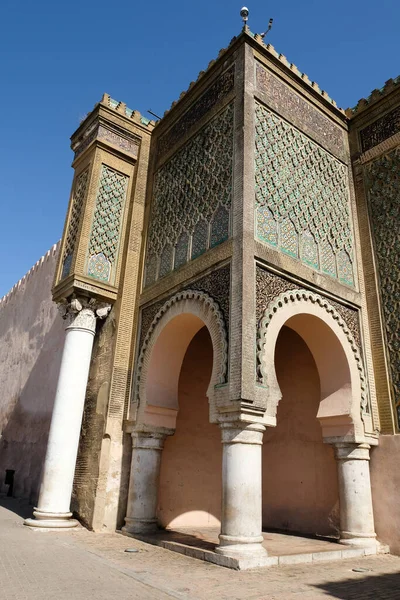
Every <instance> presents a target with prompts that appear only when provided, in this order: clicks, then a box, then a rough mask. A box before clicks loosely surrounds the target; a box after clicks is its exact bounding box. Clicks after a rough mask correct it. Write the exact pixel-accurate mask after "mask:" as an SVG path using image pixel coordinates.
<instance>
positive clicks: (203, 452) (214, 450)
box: [158, 327, 222, 528]
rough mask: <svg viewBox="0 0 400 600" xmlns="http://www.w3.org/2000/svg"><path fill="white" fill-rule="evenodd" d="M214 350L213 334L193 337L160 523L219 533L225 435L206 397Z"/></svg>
mask: <svg viewBox="0 0 400 600" xmlns="http://www.w3.org/2000/svg"><path fill="white" fill-rule="evenodd" d="M212 361H213V348H212V343H211V338H210V335H209V333H208V329H207V328H206V327H203V328H202V329H200V331H199V332H198V333H197V334H196V335H195V336H194V337H193V339H192V341H191V342H190V344H189V346H188V349H187V351H186V354H185V357H184V359H183V364H182V369H181V373H180V378H179V396H178V397H179V412H178V417H177V422H176V432H175V434H174V435H173V436H171V437H169V438H167V440H166V441H165V446H164V450H163V454H162V459H161V474H160V494H159V512H158V517H159V523H160V525H161V526H162V527H169V528H174V527H215V526H219V524H220V518H221V493H222V490H221V471H222V466H221V465H222V445H221V434H220V429H219V427H218V426H217V425H215V424H212V423H210V422H209V405H208V399H207V396H206V392H207V387H208V384H209V382H210V378H211V372H212Z"/></svg>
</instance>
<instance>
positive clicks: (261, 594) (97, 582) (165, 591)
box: [0, 498, 400, 600]
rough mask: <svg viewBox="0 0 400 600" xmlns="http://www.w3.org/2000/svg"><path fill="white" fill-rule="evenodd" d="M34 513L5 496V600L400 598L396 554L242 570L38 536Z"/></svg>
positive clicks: (113, 539)
mask: <svg viewBox="0 0 400 600" xmlns="http://www.w3.org/2000/svg"><path fill="white" fill-rule="evenodd" d="M30 510H31V509H30V508H29V507H27V506H26V505H24V504H23V503H21V502H18V501H17V500H14V499H7V498H0V599H1V600H39V598H40V600H66V599H68V600H92V599H93V600H94V599H96V600H103V599H106V598H107V600H108V599H109V598H117V599H118V600H125V599H126V600H128V599H129V600H136V599H137V600H150V599H151V600H167V599H171V598H175V599H178V600H209V599H210V598H212V599H213V600H228V599H229V600H244V599H246V600H300V598H301V599H302V600H322V599H343V600H358V599H360V600H381V599H382V600H400V558H399V557H395V556H389V555H380V556H374V557H365V558H357V559H347V560H341V561H332V562H325V563H321V564H309V565H308V564H305V565H293V566H280V567H271V568H267V569H255V570H252V571H244V572H237V571H232V570H229V569H224V568H222V567H217V566H214V565H212V564H207V563H203V562H201V561H199V560H195V559H192V558H189V557H187V556H183V555H181V554H176V553H174V552H170V551H168V550H164V549H162V548H158V547H156V546H150V545H148V544H145V543H143V542H139V541H138V540H135V539H131V538H127V537H124V536H122V535H120V534H117V533H116V534H94V533H91V532H89V531H86V530H85V529H79V530H76V531H70V532H65V531H64V532H60V533H55V532H41V531H32V530H30V529H28V528H26V527H24V526H23V524H22V518H23V517H24V516H28V515H30V514H31V512H30ZM126 548H134V549H137V550H138V552H137V553H126V552H124V550H125V549H126ZM353 569H362V570H363V571H362V572H356V571H354V570H353Z"/></svg>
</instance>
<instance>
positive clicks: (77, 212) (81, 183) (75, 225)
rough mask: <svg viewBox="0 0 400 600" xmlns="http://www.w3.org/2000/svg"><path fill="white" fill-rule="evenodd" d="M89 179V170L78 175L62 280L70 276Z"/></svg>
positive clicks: (65, 248) (66, 242)
mask: <svg viewBox="0 0 400 600" xmlns="http://www.w3.org/2000/svg"><path fill="white" fill-rule="evenodd" d="M88 178H89V169H86V171H83V173H81V174H80V175H78V177H77V179H76V183H75V188H74V193H73V200H72V209H71V218H70V221H69V225H68V232H67V237H66V241H65V247H64V258H63V266H62V273H61V279H64V277H67V275H69V272H70V269H71V265H72V258H73V255H74V250H75V243H76V238H77V235H78V229H79V224H80V220H81V214H82V208H83V203H84V200H85V196H86V189H87V182H88Z"/></svg>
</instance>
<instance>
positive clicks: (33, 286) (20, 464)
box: [0, 244, 64, 503]
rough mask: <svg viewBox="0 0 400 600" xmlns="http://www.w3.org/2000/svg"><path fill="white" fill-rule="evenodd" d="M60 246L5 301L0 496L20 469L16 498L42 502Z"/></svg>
mask: <svg viewBox="0 0 400 600" xmlns="http://www.w3.org/2000/svg"><path fill="white" fill-rule="evenodd" d="M58 250H59V244H57V245H55V246H53V247H52V248H51V249H50V250H49V251H48V252H47V254H46V255H45V256H43V257H42V258H41V259H40V260H39V261H38V262H37V263H36V264H35V266H34V267H32V269H31V270H30V271H29V272H28V273H27V274H26V275H25V277H23V278H22V279H21V280H20V281H19V282H18V283H17V284H16V285H15V286H14V287H13V288H12V290H11V291H10V292H9V294H7V295H6V296H4V298H2V299H1V300H0V390H1V394H0V492H7V491H8V486H5V485H4V471H5V469H14V470H15V484H14V496H17V497H24V498H28V499H29V500H30V501H31V502H32V503H35V502H36V500H37V498H38V492H39V485H40V475H41V468H42V464H43V460H44V456H45V452H46V446H47V437H48V431H49V426H50V418H51V412H52V407H53V402H54V396H55V391H56V384H57V378H58V372H59V367H60V362H61V353H62V348H63V340H64V323H63V321H62V319H61V317H60V315H59V313H58V310H57V306H56V304H54V302H53V301H52V300H51V286H52V283H53V278H54V270H55V267H56V261H57V255H58Z"/></svg>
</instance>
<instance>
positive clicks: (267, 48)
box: [155, 27, 347, 125]
mask: <svg viewBox="0 0 400 600" xmlns="http://www.w3.org/2000/svg"><path fill="white" fill-rule="evenodd" d="M242 36H245V37H247V38H248V40H254V41H255V42H256V43H257V45H258V46H260V48H261V49H262V51H263V52H266V53H267V55H269V57H270V58H273V59H276V60H277V61H279V64H280V65H283V66H284V67H286V68H287V69H289V71H290V73H291V74H292V75H294V77H295V78H296V79H298V80H301V82H302V83H303V84H304V83H305V84H306V85H307V87H309V88H310V90H312V92H316V93H317V94H318V95H319V96H321V97H322V98H323V99H324V100H325V101H326V102H328V104H330V105H331V106H333V107H334V108H336V109H337V110H338V111H340V113H342V114H343V115H344V114H345V111H344V109H342V108H339V107H338V106H337V104H336V102H335V100H333V99H332V98H331V97H330V96H329V94H328V93H327V92H326V91H325V90H322V89H321V88H320V87H319V85H318V83H316V82H315V81H312V80H311V79H310V78H309V77H308V75H307V74H306V73H302V72H301V71H300V69H298V68H297V67H296V65H295V64H293V63H291V62H290V61H289V60H288V59H287V58H286V56H285V55H284V54H282V53H280V52H278V51H277V50H275V48H274V46H273V45H272V44H265V43H264V40H263V38H262V36H261V35H259V34H257V33H256V34H253V33H252V32H251V31H250V30H249V28H248V27H244V28H243V31H242V32H241V34H240V35H239V36H235V37H233V38H232V39H231V41H230V42H229V44H228V46H226V47H225V48H221V50H220V51H219V52H218V56H217V58H215V59H212V60H210V62H209V63H208V65H207V67H206V69H204V70H203V71H200V72H199V74H198V76H197V79H195V80H194V81H191V82H190V84H189V87H188V89H187V90H184V91H183V92H181V93H180V95H179V98H178V99H177V100H174V101H173V102H172V104H171V106H170V108H169V109H167V110H166V111H165V112H164V115H163V118H164V117H165V116H166V115H167V114H168V113H169V112H170V111H171V110H172V109H173V108H174V107H175V106H176V105H177V104H178V103H179V102H180V101H181V100H182V99H183V98H184V97H185V96H186V94H187V93H188V92H189V91H190V90H191V89H192V88H193V86H194V85H196V84H197V83H198V82H199V81H200V80H201V79H202V78H203V77H204V76H205V75H206V74H207V73H208V72H209V71H210V70H211V69H212V68H213V67H214V65H215V64H216V63H217V62H219V61H220V59H221V58H222V57H223V56H224V54H226V53H227V52H228V50H229V49H230V48H231V47H232V46H233V45H234V44H235V43H236V42H237V41H238V40H239V39H241V38H242ZM346 114H347V113H346ZM157 124H158V123H156V124H155V125H157Z"/></svg>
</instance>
